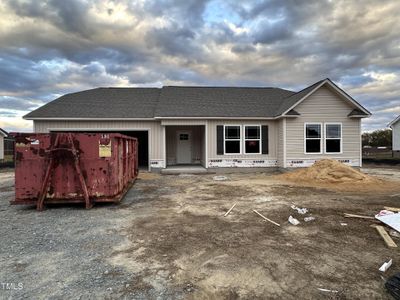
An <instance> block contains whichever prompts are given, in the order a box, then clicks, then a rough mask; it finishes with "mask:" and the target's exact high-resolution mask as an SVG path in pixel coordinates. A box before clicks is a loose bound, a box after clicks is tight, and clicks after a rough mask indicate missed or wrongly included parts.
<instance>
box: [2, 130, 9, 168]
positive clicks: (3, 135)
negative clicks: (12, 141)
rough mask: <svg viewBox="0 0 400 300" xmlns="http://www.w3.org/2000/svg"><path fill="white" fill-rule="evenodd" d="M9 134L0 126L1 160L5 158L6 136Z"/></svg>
mask: <svg viewBox="0 0 400 300" xmlns="http://www.w3.org/2000/svg"><path fill="white" fill-rule="evenodd" d="M7 136H8V133H7V132H6V131H5V130H3V129H1V128H0V160H3V159H4V138H6V137H7Z"/></svg>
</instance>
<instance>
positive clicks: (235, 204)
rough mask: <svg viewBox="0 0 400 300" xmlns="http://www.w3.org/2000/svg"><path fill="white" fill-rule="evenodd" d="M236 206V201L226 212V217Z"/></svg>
mask: <svg viewBox="0 0 400 300" xmlns="http://www.w3.org/2000/svg"><path fill="white" fill-rule="evenodd" d="M235 206H236V203H235V204H233V205H232V207H231V208H230V209H229V210H228V211H227V212H226V213H225V214H224V217H226V216H227V215H229V213H230V212H231V211H232V209H233V208H234V207H235Z"/></svg>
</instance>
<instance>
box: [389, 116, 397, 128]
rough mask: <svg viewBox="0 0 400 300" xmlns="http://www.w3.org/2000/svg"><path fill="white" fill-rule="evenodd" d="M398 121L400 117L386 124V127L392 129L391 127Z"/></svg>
mask: <svg viewBox="0 0 400 300" xmlns="http://www.w3.org/2000/svg"><path fill="white" fill-rule="evenodd" d="M399 121H400V115H399V116H398V117H397V118H396V119H394V120H393V121H392V122H390V123H389V124H388V127H390V128H393V125H394V124H396V123H397V122H399Z"/></svg>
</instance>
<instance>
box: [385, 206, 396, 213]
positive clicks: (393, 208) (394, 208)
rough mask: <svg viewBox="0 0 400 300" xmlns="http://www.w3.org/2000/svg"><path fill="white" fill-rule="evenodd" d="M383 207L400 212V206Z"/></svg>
mask: <svg viewBox="0 0 400 300" xmlns="http://www.w3.org/2000/svg"><path fill="white" fill-rule="evenodd" d="M383 208H384V209H386V210H390V211H396V212H400V208H399V207H389V206H384V207H383Z"/></svg>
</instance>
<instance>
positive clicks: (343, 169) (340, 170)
mask: <svg viewBox="0 0 400 300" xmlns="http://www.w3.org/2000/svg"><path fill="white" fill-rule="evenodd" d="M278 177H279V179H282V180H288V181H293V182H303V183H304V182H310V183H328V184H329V183H335V184H338V183H339V184H340V183H347V184H349V183H358V184H360V183H365V184H371V183H377V182H381V181H382V180H380V179H378V178H375V177H372V176H369V175H367V174H364V173H362V172H360V171H358V170H356V169H353V168H352V167H349V166H346V165H344V164H342V163H340V162H338V161H336V160H332V159H322V160H320V161H317V162H316V163H314V165H312V166H311V167H309V168H305V169H299V170H296V171H293V172H289V173H285V174H281V175H278Z"/></svg>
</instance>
